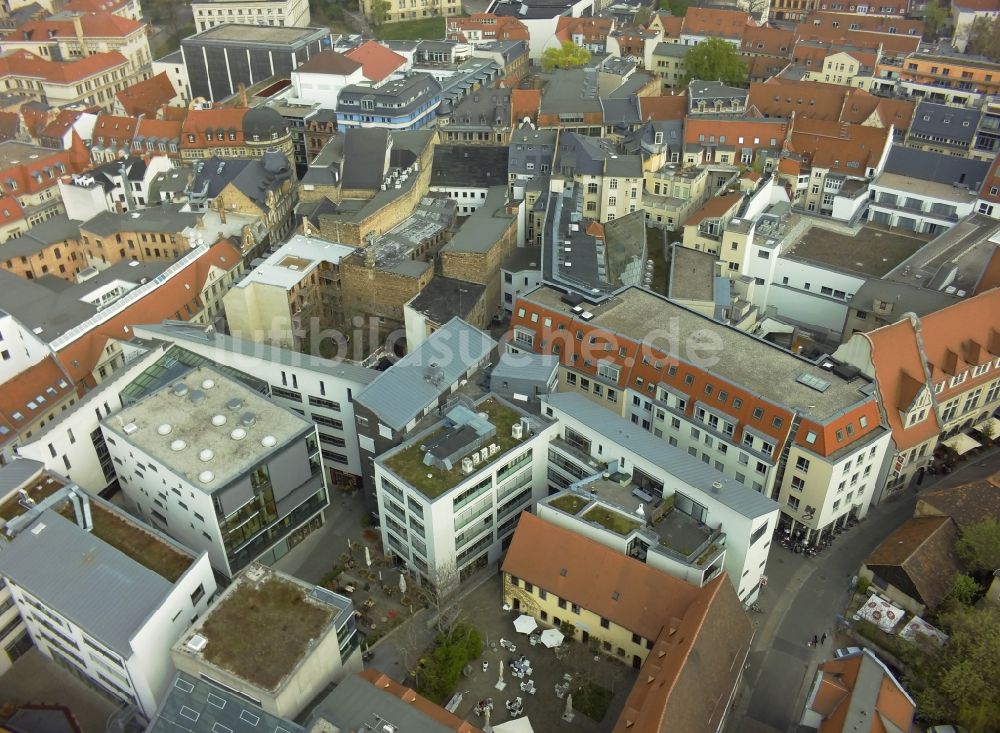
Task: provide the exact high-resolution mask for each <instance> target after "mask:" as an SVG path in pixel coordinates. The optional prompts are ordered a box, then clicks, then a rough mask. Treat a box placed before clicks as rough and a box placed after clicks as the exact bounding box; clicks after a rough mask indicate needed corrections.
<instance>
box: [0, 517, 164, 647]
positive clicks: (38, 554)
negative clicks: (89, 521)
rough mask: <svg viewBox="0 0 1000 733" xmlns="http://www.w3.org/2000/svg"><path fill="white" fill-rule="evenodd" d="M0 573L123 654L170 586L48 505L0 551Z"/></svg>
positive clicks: (160, 602)
mask: <svg viewBox="0 0 1000 733" xmlns="http://www.w3.org/2000/svg"><path fill="white" fill-rule="evenodd" d="M39 527H41V528H42V529H41V531H38V532H37V533H36V530H37V529H38V528H39ZM0 574H2V575H3V576H4V577H7V578H10V579H11V580H13V581H14V582H15V583H16V584H17V585H19V586H21V587H23V588H24V589H25V590H27V591H28V592H29V593H30V594H31V595H33V596H35V597H36V598H38V599H39V600H40V601H42V602H43V603H44V604H45V605H47V606H49V607H51V608H53V609H55V610H56V611H57V612H58V613H60V614H62V615H63V616H65V617H66V618H67V619H69V620H70V621H72V622H73V623H75V624H77V625H78V626H80V627H81V628H83V629H84V630H86V632H87V633H88V634H90V635H91V636H93V637H94V638H95V639H97V640H98V641H100V642H101V643H102V644H106V645H107V646H108V647H110V648H111V649H112V650H114V651H115V652H117V653H118V654H121V655H122V656H123V657H125V658H126V659H128V658H129V657H131V656H132V646H131V639H132V637H133V636H134V635H135V633H136V632H137V631H138V630H139V629H140V628H142V626H143V624H145V622H146V620H147V619H148V618H149V616H150V614H151V613H152V612H153V611H155V610H156V609H157V608H158V607H159V606H160V604H162V603H163V600H164V599H165V598H166V597H167V595H168V594H169V593H170V592H171V591H172V590H173V586H172V585H171V584H170V583H169V582H167V580H166V579H165V578H163V577H162V576H160V575H157V574H156V573H154V572H153V571H152V570H148V569H147V568H145V567H143V566H142V565H140V564H139V563H137V562H136V561H135V560H133V559H132V558H130V557H128V556H127V555H125V554H124V553H122V552H120V551H119V550H116V549H115V548H114V547H112V546H111V545H109V544H107V543H105V542H103V541H102V540H100V539H98V538H97V537H95V536H94V535H93V534H91V533H90V532H87V531H85V530H84V529H82V528H80V527H78V526H77V525H76V524H75V523H73V522H71V521H69V520H67V519H65V518H64V517H62V516H61V515H60V514H58V513H57V512H54V511H52V510H51V509H46V510H45V511H44V512H42V514H41V516H40V517H39V518H38V520H37V521H35V522H34V523H33V524H32V526H31V529H25V530H24V531H22V532H21V533H20V534H18V535H17V537H15V538H14V539H13V541H11V542H10V544H9V545H7V547H5V548H4V550H3V552H0ZM109 599H114V602H113V603H111V602H109Z"/></svg>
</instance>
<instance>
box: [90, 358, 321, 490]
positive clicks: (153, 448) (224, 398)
mask: <svg viewBox="0 0 1000 733" xmlns="http://www.w3.org/2000/svg"><path fill="white" fill-rule="evenodd" d="M182 383H183V384H184V385H185V386H186V387H187V392H186V393H185V394H183V395H178V394H176V393H175V388H176V386H177V385H178V384H182ZM245 416H246V417H248V418H249V417H251V416H252V418H253V421H252V423H250V420H249V419H247V420H246V421H244V419H243V418H244V417H245ZM216 423H219V424H216ZM247 423H250V424H247ZM103 425H104V426H105V427H106V428H107V429H109V430H112V431H113V432H114V433H115V434H116V435H117V436H119V437H120V438H121V439H122V440H123V441H125V442H126V443H129V444H130V445H133V446H135V447H136V448H138V449H139V450H141V451H143V452H145V453H147V454H148V455H150V456H151V457H153V458H154V459H156V460H157V461H159V462H160V463H162V464H163V465H165V466H167V467H168V468H170V469H171V470H172V471H174V472H176V473H178V474H180V475H183V476H186V477H187V479H188V481H190V483H191V484H192V485H194V486H199V487H201V488H202V489H204V490H205V491H206V492H209V493H210V492H212V491H214V490H215V489H218V488H221V487H223V486H225V485H226V484H227V483H228V482H229V481H231V480H232V479H233V478H235V477H236V476H238V475H239V474H240V473H242V472H243V471H245V470H246V469H247V468H248V467H249V466H251V465H253V464H255V463H257V462H259V461H260V460H261V459H262V458H263V457H264V456H266V455H267V454H269V453H272V452H274V451H276V450H280V449H281V448H282V447H284V446H285V445H286V444H287V443H288V442H289V441H290V440H292V439H293V438H295V437H296V436H298V435H300V434H302V433H303V432H304V431H305V430H306V429H307V428H309V427H310V423H308V422H306V420H304V419H303V418H301V417H299V416H298V415H296V414H295V413H294V412H292V411H291V410H286V409H285V408H283V407H279V406H278V405H276V404H274V403H273V402H271V401H269V400H268V399H266V398H265V397H263V396H262V395H260V394H259V393H257V392H254V391H253V390H251V389H248V388H247V387H245V386H244V385H242V384H240V383H239V382H236V381H234V380H232V379H229V378H228V377H226V376H224V375H223V374H222V373H221V372H219V371H217V370H215V369H212V368H210V367H205V366H203V367H198V368H197V369H192V370H191V371H190V372H188V373H187V374H186V375H184V377H183V378H182V380H180V381H178V382H175V383H174V384H171V385H168V386H166V387H164V388H163V389H161V390H159V391H158V392H154V393H153V394H151V395H149V396H148V397H146V398H145V399H143V400H140V401H139V402H137V403H135V404H134V405H130V406H129V407H126V408H124V409H123V410H122V411H121V412H119V413H118V414H117V415H114V416H113V417H111V418H109V419H108V420H105V421H104V423H103ZM132 425H134V426H135V430H134V431H133V429H132V428H131V427H130V426H132ZM236 430H242V431H243V433H242V437H239V438H237V437H235V436H239V435H241V434H240V433H235V435H234V431H236ZM271 438H273V441H272V440H271ZM178 441H182V442H183V443H181V442H178ZM262 441H263V442H262ZM265 443H266V445H265ZM206 451H207V452H206ZM206 459H207V460H206ZM204 472H209V473H204ZM209 475H211V478H209Z"/></svg>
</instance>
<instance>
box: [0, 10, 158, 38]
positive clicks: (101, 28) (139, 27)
mask: <svg viewBox="0 0 1000 733" xmlns="http://www.w3.org/2000/svg"><path fill="white" fill-rule="evenodd" d="M77 15H78V17H79V18H80V27H81V29H82V30H83V35H84V37H85V38H93V39H98V38H127V37H128V36H130V35H132V34H133V33H136V32H139V31H143V30H144V29H145V27H146V25H145V24H144V23H140V22H139V21H136V20H132V19H131V18H123V17H121V16H120V15H114V14H113V13H107V12H90V13H78V14H77ZM53 38H76V28H75V26H74V24H73V19H72V17H68V15H67V14H65V13H63V14H60V15H57V16H53V17H50V18H47V19H45V20H33V21H29V22H27V23H25V24H23V25H22V26H21V27H20V28H18V29H17V30H15V31H13V32H12V33H11V34H10V35H8V40H11V41H15V42H16V41H45V40H49V39H53Z"/></svg>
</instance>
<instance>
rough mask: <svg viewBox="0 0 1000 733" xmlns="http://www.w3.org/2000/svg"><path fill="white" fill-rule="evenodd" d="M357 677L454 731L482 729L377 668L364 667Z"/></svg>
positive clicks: (464, 732)
mask: <svg viewBox="0 0 1000 733" xmlns="http://www.w3.org/2000/svg"><path fill="white" fill-rule="evenodd" d="M358 677H361V678H362V679H364V680H365V681H366V682H368V683H369V684H371V686H372V687H374V688H376V689H379V690H381V691H382V692H385V693H388V694H390V695H392V696H394V697H398V698H399V699H400V700H402V701H403V702H405V703H407V705H409V706H410V707H412V708H414V709H416V710H417V711H418V712H420V713H422V714H423V715H426V716H427V717H429V718H431V719H433V720H434V722H436V723H439V724H441V725H443V726H444V727H446V728H450V729H451V730H453V731H455V733H483V731H482V729H480V728H477V727H476V726H474V725H473V724H472V723H469V722H467V721H465V720H462V719H461V718H459V717H458V716H457V715H454V714H452V713H449V712H448V711H447V710H445V709H444V708H443V707H441V706H440V705H435V704H434V703H433V702H431V701H430V700H428V699H427V698H426V697H424V696H422V695H418V694H417V693H416V692H414V691H413V690H411V689H410V688H409V687H404V686H403V685H401V684H399V683H398V682H396V680H394V679H392V678H391V677H389V676H388V675H386V674H383V673H382V672H379V671H378V670H377V669H366V670H365V671H364V672H359V673H358Z"/></svg>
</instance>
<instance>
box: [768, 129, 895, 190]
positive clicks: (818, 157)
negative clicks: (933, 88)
mask: <svg viewBox="0 0 1000 733" xmlns="http://www.w3.org/2000/svg"><path fill="white" fill-rule="evenodd" d="M891 142H892V136H891V135H890V134H889V130H888V128H883V127H868V126H865V125H852V124H850V123H846V122H835V121H827V120H817V119H811V118H808V117H796V118H795V122H794V124H793V125H792V131H791V135H790V140H789V145H788V146H787V147H788V149H790V151H792V152H795V153H799V154H800V155H803V156H805V157H806V158H807V159H808V160H809V162H810V163H811V164H812V165H813V166H818V167H822V168H828V169H830V170H831V171H836V172H838V173H849V174H852V175H855V176H859V175H860V176H863V175H864V174H865V170H866V169H867V168H870V167H871V168H874V167H876V165H877V164H878V162H879V161H880V160H881V159H882V155H883V153H884V152H885V149H886V146H887V145H889V144H890V143H891Z"/></svg>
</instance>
